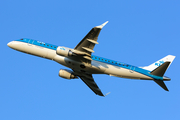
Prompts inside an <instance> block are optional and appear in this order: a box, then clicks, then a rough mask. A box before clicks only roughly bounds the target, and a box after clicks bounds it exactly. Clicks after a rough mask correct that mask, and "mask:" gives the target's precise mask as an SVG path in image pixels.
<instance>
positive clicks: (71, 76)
mask: <svg viewBox="0 0 180 120" xmlns="http://www.w3.org/2000/svg"><path fill="white" fill-rule="evenodd" d="M59 77H62V78H65V79H75V78H78V77H77V76H75V75H74V74H73V71H70V70H64V69H60V71H59Z"/></svg>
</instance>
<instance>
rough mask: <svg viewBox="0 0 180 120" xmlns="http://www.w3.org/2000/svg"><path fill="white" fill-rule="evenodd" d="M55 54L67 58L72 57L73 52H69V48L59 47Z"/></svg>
mask: <svg viewBox="0 0 180 120" xmlns="http://www.w3.org/2000/svg"><path fill="white" fill-rule="evenodd" d="M56 53H57V54H58V55H61V56H65V57H68V56H72V55H73V52H72V51H71V49H70V48H67V47H62V46H59V47H58V48H57V49H56Z"/></svg>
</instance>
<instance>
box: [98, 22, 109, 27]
mask: <svg viewBox="0 0 180 120" xmlns="http://www.w3.org/2000/svg"><path fill="white" fill-rule="evenodd" d="M108 22H109V21H106V22H105V23H103V24H102V25H99V26H96V28H101V29H102V28H103V27H104V26H105V25H106V24H107V23H108Z"/></svg>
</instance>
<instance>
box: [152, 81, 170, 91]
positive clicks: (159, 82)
mask: <svg viewBox="0 0 180 120" xmlns="http://www.w3.org/2000/svg"><path fill="white" fill-rule="evenodd" d="M154 82H156V83H157V84H158V85H159V86H161V87H162V88H163V89H164V90H166V91H169V90H168V88H167V87H166V85H165V84H164V82H163V81H161V80H154Z"/></svg>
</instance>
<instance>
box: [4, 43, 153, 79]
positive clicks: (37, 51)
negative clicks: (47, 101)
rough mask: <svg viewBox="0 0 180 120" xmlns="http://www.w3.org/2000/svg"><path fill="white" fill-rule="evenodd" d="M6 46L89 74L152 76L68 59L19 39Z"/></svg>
mask: <svg viewBox="0 0 180 120" xmlns="http://www.w3.org/2000/svg"><path fill="white" fill-rule="evenodd" d="M8 46H9V47H11V48H13V49H15V50H18V51H21V52H24V53H27V54H32V55H35V56H39V57H43V58H46V59H50V60H54V61H56V62H58V63H60V64H62V65H64V66H66V67H69V68H71V69H73V70H76V71H80V72H81V71H84V72H87V73H91V74H108V75H112V76H116V77H123V78H130V79H147V80H152V79H153V78H152V77H149V76H147V75H144V74H141V73H139V72H136V71H135V69H136V67H134V66H131V67H130V68H129V69H126V68H123V67H119V66H114V65H111V64H108V63H104V62H100V61H96V60H92V61H91V64H86V63H81V62H77V61H75V60H72V59H70V58H69V57H64V56H60V55H58V54H56V50H53V49H48V48H45V47H41V46H37V45H34V44H29V43H25V42H20V41H12V42H10V43H8ZM81 64H83V65H85V66H86V67H85V68H81V67H80V65H81Z"/></svg>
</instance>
